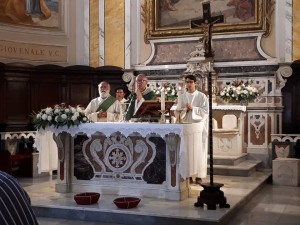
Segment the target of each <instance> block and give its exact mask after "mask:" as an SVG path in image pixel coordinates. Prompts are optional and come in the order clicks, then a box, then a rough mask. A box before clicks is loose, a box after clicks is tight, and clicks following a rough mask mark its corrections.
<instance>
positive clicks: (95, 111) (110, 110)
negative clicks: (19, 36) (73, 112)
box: [85, 81, 122, 122]
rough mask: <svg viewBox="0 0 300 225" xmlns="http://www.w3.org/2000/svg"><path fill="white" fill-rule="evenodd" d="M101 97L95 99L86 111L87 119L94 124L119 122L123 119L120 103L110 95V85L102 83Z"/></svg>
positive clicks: (100, 86)
mask: <svg viewBox="0 0 300 225" xmlns="http://www.w3.org/2000/svg"><path fill="white" fill-rule="evenodd" d="M98 87H99V95H100V96H99V97H98V98H94V99H93V100H92V101H91V102H90V103H89V105H88V106H87V107H86V109H85V115H86V116H87V118H88V119H89V120H91V121H94V122H118V121H120V120H121V119H122V115H121V114H122V113H121V107H120V103H119V101H118V100H117V99H116V98H115V97H113V96H111V95H110V84H109V83H108V82H107V81H102V82H101V83H100V84H99V85H98Z"/></svg>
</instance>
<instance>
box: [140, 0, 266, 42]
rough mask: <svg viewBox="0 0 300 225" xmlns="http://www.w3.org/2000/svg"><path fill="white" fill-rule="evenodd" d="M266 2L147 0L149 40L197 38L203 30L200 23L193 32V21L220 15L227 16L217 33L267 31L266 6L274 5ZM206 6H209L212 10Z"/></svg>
mask: <svg viewBox="0 0 300 225" xmlns="http://www.w3.org/2000/svg"><path fill="white" fill-rule="evenodd" d="M266 2H269V0H266V1H263V0H211V1H207V0H145V2H144V5H143V6H142V9H143V13H142V16H143V17H144V18H143V19H144V22H145V24H146V33H145V34H146V35H145V37H146V39H157V38H169V37H181V36H196V35H199V34H201V33H203V30H202V27H201V25H200V24H199V26H198V27H197V28H195V29H192V28H191V24H192V23H193V21H197V20H198V21H199V20H201V19H204V20H205V19H206V18H208V19H209V20H210V18H215V17H218V16H220V15H223V17H224V22H222V23H218V24H217V23H216V24H215V25H214V26H213V32H214V33H226V34H227V33H237V32H239V33H243V32H249V31H265V29H266V24H265V23H266V21H265V20H266V19H265V17H266V10H267V9H266V8H267V7H266V5H267V4H270V3H266ZM207 3H209V4H207ZM204 5H208V6H209V7H208V10H209V11H207V10H206V9H205V8H204ZM203 8H204V11H203ZM210 21H211V20H210Z"/></svg>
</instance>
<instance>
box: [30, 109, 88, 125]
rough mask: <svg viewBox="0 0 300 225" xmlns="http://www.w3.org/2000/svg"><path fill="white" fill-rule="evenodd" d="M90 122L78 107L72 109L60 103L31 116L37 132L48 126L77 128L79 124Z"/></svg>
mask: <svg viewBox="0 0 300 225" xmlns="http://www.w3.org/2000/svg"><path fill="white" fill-rule="evenodd" d="M87 122H90V121H89V120H88V118H87V117H86V116H85V114H84V111H83V109H82V108H81V107H80V106H76V107H72V106H70V105H66V104H64V103H61V104H59V105H55V106H54V107H53V108H51V107H47V108H45V109H41V110H40V111H39V112H38V113H34V114H33V124H34V126H35V128H36V129H37V130H39V129H45V128H47V127H49V126H54V127H55V128H58V127H63V126H67V127H68V128H69V127H71V126H78V125H79V124H80V123H87Z"/></svg>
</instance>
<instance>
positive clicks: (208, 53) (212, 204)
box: [191, 2, 230, 210]
mask: <svg viewBox="0 0 300 225" xmlns="http://www.w3.org/2000/svg"><path fill="white" fill-rule="evenodd" d="M202 6H203V18H202V19H197V20H192V21H191V28H196V27H202V28H203V45H204V51H205V52H204V56H205V58H206V60H207V61H208V63H209V71H208V94H209V98H208V100H209V123H208V124H209V125H208V126H209V127H208V128H209V145H208V146H209V157H210V158H209V178H210V182H209V183H202V184H201V186H202V187H203V190H202V191H201V192H200V195H199V197H198V199H197V202H196V203H195V204H194V205H195V207H203V206H204V204H206V205H207V209H214V210H215V209H216V205H219V206H220V208H229V207H230V205H229V204H227V200H226V197H225V196H224V193H223V191H221V190H220V188H221V187H222V186H223V185H224V184H220V183H214V163H213V138H212V136H213V132H212V72H211V68H210V64H211V62H212V61H213V56H214V53H213V51H212V47H211V39H212V37H211V36H212V30H211V29H212V26H213V25H214V24H215V23H221V22H224V16H223V15H219V16H211V14H210V2H204V3H202Z"/></svg>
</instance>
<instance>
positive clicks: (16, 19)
mask: <svg viewBox="0 0 300 225" xmlns="http://www.w3.org/2000/svg"><path fill="white" fill-rule="evenodd" d="M62 2H63V1H59V0H1V1H0V24H1V25H3V26H7V25H12V26H27V27H34V28H50V29H60V28H61V21H60V20H61V15H60V14H61V8H62V7H61V4H62Z"/></svg>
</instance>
